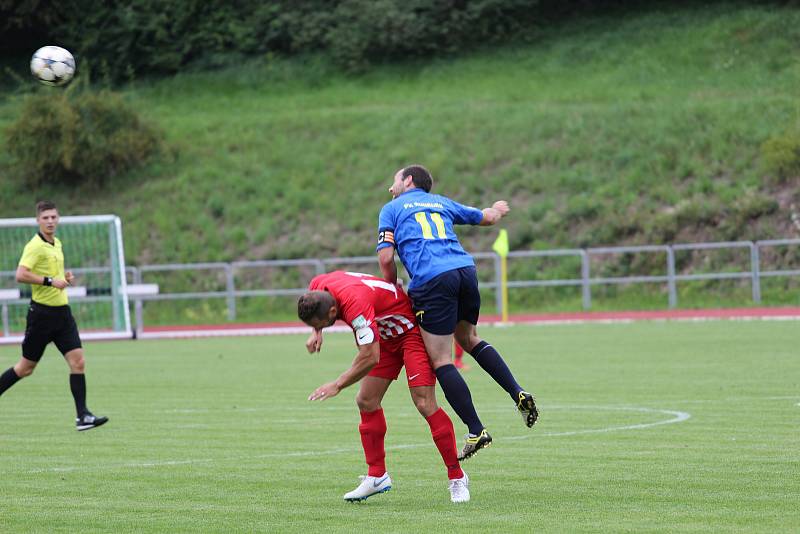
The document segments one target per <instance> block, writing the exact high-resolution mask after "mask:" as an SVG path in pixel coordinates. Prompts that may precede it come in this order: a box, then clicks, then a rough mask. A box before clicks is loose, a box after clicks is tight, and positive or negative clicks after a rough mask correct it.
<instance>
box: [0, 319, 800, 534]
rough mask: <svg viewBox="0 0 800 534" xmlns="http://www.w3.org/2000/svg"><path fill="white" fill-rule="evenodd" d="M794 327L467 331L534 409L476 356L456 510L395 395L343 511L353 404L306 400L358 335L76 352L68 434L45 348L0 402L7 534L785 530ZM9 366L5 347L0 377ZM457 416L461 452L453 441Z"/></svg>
mask: <svg viewBox="0 0 800 534" xmlns="http://www.w3.org/2000/svg"><path fill="white" fill-rule="evenodd" d="M799 328H800V325H798V323H797V322H793V321H789V322H760V321H756V322H704V323H678V322H651V323H633V324H613V325H560V326H547V327H530V326H515V327H509V328H488V327H484V328H481V329H479V332H480V333H481V334H482V335H483V336H485V337H486V339H487V340H488V341H490V342H491V343H492V344H493V345H495V346H496V347H498V348H499V349H500V351H501V353H502V354H503V355H504V357H505V358H506V359H507V361H508V363H509V365H510V367H511V368H512V370H513V371H514V373H515V375H516V376H517V378H518V379H519V381H520V382H521V383H522V385H523V386H524V387H526V388H529V389H530V390H531V391H534V392H535V393H536V395H537V398H538V403H539V406H540V409H541V419H540V421H539V423H537V425H536V426H535V427H534V429H532V430H530V429H527V428H526V427H525V426H524V424H523V423H522V420H521V418H520V417H519V416H518V414H517V413H516V412H515V410H514V408H513V404H512V402H511V400H510V399H509V398H508V396H507V395H506V394H505V393H504V392H502V391H501V390H500V389H499V387H497V386H496V385H495V384H494V383H493V382H492V381H491V379H490V378H489V377H488V376H487V375H486V374H485V373H483V371H481V370H480V369H479V368H477V365H475V363H474V361H472V360H471V358H470V357H469V356H465V361H468V362H469V363H470V364H471V365H472V369H471V370H470V371H469V372H467V373H466V374H465V378H466V380H467V382H468V384H469V385H470V387H471V389H472V393H473V398H474V400H475V404H476V407H477V409H478V413H479V414H480V415H481V417H482V419H483V421H484V423H485V424H486V425H487V427H488V428H489V431H490V432H491V433H492V435H493V437H494V439H495V442H494V443H493V444H492V446H491V447H489V448H488V449H486V450H484V451H481V452H480V453H479V454H478V455H477V456H475V457H474V458H472V459H470V460H468V461H466V462H465V463H464V464H463V465H464V469H465V471H467V473H468V474H469V476H470V479H471V484H470V489H471V493H472V501H471V502H469V503H466V504H460V505H455V504H453V503H451V502H450V500H449V493H448V490H447V481H446V476H445V470H444V467H443V466H442V465H441V459H440V458H439V456H438V453H437V451H436V449H435V447H434V445H433V443H432V441H431V438H430V433H429V429H428V426H427V424H426V423H425V421H424V420H423V419H422V418H421V417H420V416H419V415H418V414H417V412H416V410H415V408H414V407H413V405H412V403H411V401H410V398H409V395H408V392H407V387H406V385H405V381H404V380H401V381H399V382H398V383H396V384H395V385H393V387H392V388H391V389H390V390H389V393H388V395H387V397H386V399H385V403H384V410H385V412H386V419H387V424H388V427H389V431H388V434H387V437H386V445H387V468H388V470H389V473H390V475H391V476H392V479H393V481H394V487H393V489H392V491H390V492H388V493H386V494H383V495H376V496H374V497H371V498H370V499H368V500H367V501H366V502H364V503H359V504H350V503H346V502H344V501H343V500H342V495H343V494H344V493H345V492H347V491H349V490H351V489H353V488H354V487H355V486H356V485H357V484H358V478H357V476H358V475H361V474H365V473H366V466H365V464H364V460H363V454H362V452H361V448H360V441H359V436H358V429H357V425H358V422H359V418H358V411H357V409H356V407H355V404H354V402H353V398H354V396H355V393H356V388H357V386H354V387H351V388H350V389H347V390H345V391H343V392H342V393H340V394H339V396H338V397H336V398H334V399H331V400H328V401H325V402H323V403H310V402H308V401H306V398H307V396H308V394H309V393H310V392H311V391H312V390H313V389H314V388H315V387H316V386H318V385H320V384H321V383H323V382H325V381H328V380H330V379H333V378H335V377H336V376H338V374H339V373H340V372H341V371H342V370H343V369H345V368H346V367H347V366H348V365H349V363H350V361H351V360H352V357H353V356H354V354H355V348H354V345H353V341H352V336H350V335H348V334H326V337H325V343H324V345H323V351H322V353H321V354H318V355H313V356H312V355H309V354H307V353H306V352H305V349H304V347H303V343H304V340H305V336H272V337H248V338H215V339H194V340H170V341H138V342H104V343H90V344H87V373H88V374H87V376H88V385H89V398H88V401H89V407H90V408H92V409H93V410H94V411H95V413H97V414H101V415H108V416H109V417H110V419H111V420H110V422H109V423H108V424H107V425H106V426H104V427H102V428H99V429H96V430H92V431H89V432H81V433H79V432H76V431H75V430H74V423H73V421H74V411H73V403H72V398H71V396H70V393H69V384H68V380H67V373H68V371H67V367H66V365H65V364H64V363H63V362H62V361H60V360H61V358H60V356H59V355H58V353H57V352H56V351H55V349H54V347H52V346H51V347H50V348H49V349H48V352H47V353H46V354H45V356H44V358H43V360H42V362H41V364H40V366H39V368H38V369H37V371H36V373H34V375H33V376H32V377H30V378H27V379H25V380H23V381H22V382H20V383H18V384H17V385H16V386H14V387H13V388H12V389H10V390H9V391H8V392H6V394H5V395H3V396H2V397H0V424H2V430H1V431H0V449H1V451H0V458H1V459H2V461H1V462H0V503H1V504H0V531H2V532H15V533H17V532H256V531H261V532H305V533H308V532H354V531H359V530H360V531H367V530H375V531H380V532H433V531H436V532H590V531H594V532H597V531H602V532H621V531H630V532H649V531H664V532H676V531H692V532H705V531H707V532H720V531H726V532H730V531H748V532H753V531H761V532H797V531H798V530H800V506H798V502H799V501H798V495H800V333H798V332H800V330H799ZM18 355H19V347H0V367H1V368H2V369H5V368H7V367H9V366H10V365H12V364H13V363H15V362H16V360H17V358H18ZM437 395H438V397H439V401H440V403H441V404H442V405H443V406H444V407H445V409H446V410H447V411H448V413H449V414H450V415H451V417H453V418H454V423H455V425H456V432H457V434H458V435H459V447H460V446H461V445H462V443H463V440H462V439H461V435H462V434H463V432H464V427H463V425H462V424H461V422H460V421H458V420H457V419H456V418H455V415H454V413H453V411H452V410H451V409H450V407H449V406H448V405H447V404H446V401H445V400H444V396H443V395H442V394H441V391H440V390H439V391H437Z"/></svg>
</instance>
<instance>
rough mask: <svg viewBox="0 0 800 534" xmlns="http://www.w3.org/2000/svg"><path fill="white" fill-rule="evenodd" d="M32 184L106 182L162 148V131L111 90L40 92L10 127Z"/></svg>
mask: <svg viewBox="0 0 800 534" xmlns="http://www.w3.org/2000/svg"><path fill="white" fill-rule="evenodd" d="M5 136H6V146H7V147H8V151H9V153H10V154H11V156H12V158H13V159H14V165H15V168H16V172H17V174H18V175H19V176H21V177H22V178H23V179H24V180H25V182H26V183H27V184H28V185H33V186H35V185H40V184H43V183H45V182H47V183H54V182H55V183H61V184H65V185H77V184H91V185H102V184H103V183H104V182H106V180H108V179H109V178H111V177H113V176H115V175H118V174H121V173H124V172H126V171H129V170H131V169H134V168H136V167H139V166H141V165H142V164H143V163H145V162H146V161H147V160H148V159H150V158H151V157H152V156H154V155H156V154H159V153H161V152H162V151H163V148H164V141H163V134H162V133H161V131H160V130H158V129H157V128H155V127H154V126H152V125H150V124H148V123H146V122H145V121H143V120H142V119H140V118H139V116H138V114H137V113H136V111H135V110H134V109H133V108H132V107H131V106H130V105H129V104H128V103H126V102H125V100H124V99H123V98H122V97H121V96H120V95H118V94H116V93H113V92H110V91H100V92H96V93H95V92H83V93H79V94H77V95H71V94H69V93H68V92H59V93H54V92H52V91H48V92H47V93H39V94H36V95H32V96H28V97H26V99H25V102H24V103H23V106H22V113H21V114H20V116H19V118H18V119H17V120H16V122H14V123H12V124H11V125H10V126H9V127H8V128H7V129H6V131H5Z"/></svg>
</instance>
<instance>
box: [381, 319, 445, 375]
mask: <svg viewBox="0 0 800 534" xmlns="http://www.w3.org/2000/svg"><path fill="white" fill-rule="evenodd" d="M380 347H381V359H380V360H379V361H378V364H377V365H376V366H375V367H373V368H372V371H370V372H369V374H368V375H367V376H375V377H378V378H385V379H387V380H397V377H398V376H399V375H400V369H401V368H402V367H403V365H405V366H406V377H407V378H408V387H410V388H414V387H419V386H435V385H436V373H434V372H433V367H431V361H430V360H429V359H428V353H427V352H426V351H425V343H424V342H423V341H422V335H421V334H420V333H419V328H418V327H415V328H413V329H412V330H411V331H409V332H406V333H405V334H403V335H401V336H398V337H392V338H389V339H383V338H381V340H380Z"/></svg>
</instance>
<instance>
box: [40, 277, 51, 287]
mask: <svg viewBox="0 0 800 534" xmlns="http://www.w3.org/2000/svg"><path fill="white" fill-rule="evenodd" d="M42 285H43V286H52V285H53V279H52V278H50V277H49V276H45V277H44V280H42Z"/></svg>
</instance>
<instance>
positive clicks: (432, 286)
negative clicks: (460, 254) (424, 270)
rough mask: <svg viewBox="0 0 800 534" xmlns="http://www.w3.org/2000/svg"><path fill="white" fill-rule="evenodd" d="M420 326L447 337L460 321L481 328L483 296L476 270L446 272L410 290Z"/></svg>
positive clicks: (465, 268) (471, 268)
mask: <svg viewBox="0 0 800 534" xmlns="http://www.w3.org/2000/svg"><path fill="white" fill-rule="evenodd" d="M408 296H409V297H411V302H412V304H413V307H414V313H415V314H416V316H417V322H419V325H420V326H421V327H422V328H424V329H425V331H426V332H430V333H431V334H436V335H439V336H445V335H448V334H452V333H453V332H455V330H456V324H458V322H459V321H467V322H468V323H470V324H478V315H480V311H481V293H480V291H479V290H478V275H477V272H476V271H475V267H472V266H470V267H462V268H460V269H453V270H452V271H447V272H444V273H442V274H440V275H437V276H435V277H434V278H432V279H431V280H428V281H427V282H425V283H424V284H422V285H421V286H418V287H415V288H413V289H409V291H408Z"/></svg>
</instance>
